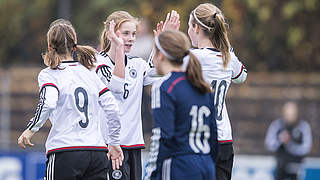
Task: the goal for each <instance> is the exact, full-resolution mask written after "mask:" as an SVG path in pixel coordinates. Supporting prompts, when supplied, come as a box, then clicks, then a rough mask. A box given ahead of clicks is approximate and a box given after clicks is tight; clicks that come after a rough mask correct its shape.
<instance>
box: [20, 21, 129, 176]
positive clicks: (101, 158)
mask: <svg viewBox="0 0 320 180" xmlns="http://www.w3.org/2000/svg"><path fill="white" fill-rule="evenodd" d="M47 41H48V52H46V54H45V55H43V58H44V63H45V64H46V65H47V66H48V67H47V68H45V69H43V70H42V71H41V72H40V73H39V76H38V81H39V87H40V102H39V104H38V107H37V110H36V113H35V116H34V117H33V118H32V119H31V120H30V122H29V124H28V126H27V129H26V130H25V131H24V132H23V133H22V135H21V136H20V137H19V139H18V144H19V146H21V147H22V148H26V145H27V146H33V144H32V143H31V141H30V140H31V137H32V136H33V135H34V133H35V132H37V131H38V130H39V129H40V128H41V127H42V126H43V124H44V123H45V122H46V121H47V119H50V122H51V124H52V128H51V129H50V133H49V136H48V138H47V141H46V153H47V156H48V161H47V168H46V179H47V180H52V179H57V180H63V179H96V180H98V179H101V180H102V179H106V176H107V168H108V163H107V162H108V159H107V147H106V146H105V143H104V140H103V137H102V134H101V131H100V119H99V118H100V117H99V116H97V113H96V112H97V108H100V107H101V108H103V110H104V112H105V116H107V117H108V118H109V122H108V127H109V129H108V132H109V155H110V156H111V159H112V162H113V167H114V168H115V169H117V168H119V165H121V162H122V158H123V154H122V151H121V148H120V146H119V145H120V140H119V133H120V119H119V108H118V104H117V102H116V100H115V99H114V97H113V95H112V94H111V92H110V91H109V89H108V88H106V86H105V85H104V84H103V83H102V82H101V81H100V79H99V78H98V76H97V75H96V74H95V73H93V72H91V71H90V70H89V69H91V68H93V63H94V61H95V57H94V55H95V53H96V51H95V50H94V49H93V48H91V47H89V46H81V45H77V35H76V33H75V30H74V28H73V27H72V25H71V23H70V22H69V21H66V20H57V21H54V22H53V23H52V24H51V25H50V28H49V31H48V33H47Z"/></svg>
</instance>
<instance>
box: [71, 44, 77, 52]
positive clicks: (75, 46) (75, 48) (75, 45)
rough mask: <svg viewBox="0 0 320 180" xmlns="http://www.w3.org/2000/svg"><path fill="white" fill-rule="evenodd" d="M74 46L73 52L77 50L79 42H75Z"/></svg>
mask: <svg viewBox="0 0 320 180" xmlns="http://www.w3.org/2000/svg"><path fill="white" fill-rule="evenodd" d="M72 47H73V52H76V51H77V44H74V45H73V46H72Z"/></svg>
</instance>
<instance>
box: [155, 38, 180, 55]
mask: <svg viewBox="0 0 320 180" xmlns="http://www.w3.org/2000/svg"><path fill="white" fill-rule="evenodd" d="M154 42H155V44H156V47H157V48H158V49H159V50H160V51H161V52H162V54H164V55H165V56H166V57H167V58H168V59H170V60H175V59H176V58H174V57H172V56H170V55H169V54H168V53H167V52H166V51H165V50H164V49H163V48H162V47H161V45H160V42H159V38H158V36H156V37H155V38H154Z"/></svg>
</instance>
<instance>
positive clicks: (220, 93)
mask: <svg viewBox="0 0 320 180" xmlns="http://www.w3.org/2000/svg"><path fill="white" fill-rule="evenodd" d="M217 82H218V81H217V80H213V81H212V82H211V87H212V90H213V91H215V96H214V97H215V104H214V106H215V109H216V115H217V120H218V121H221V120H222V110H223V105H224V100H225V98H226V91H227V81H225V80H222V81H221V82H220V83H219V86H218V88H217V89H216V86H217Z"/></svg>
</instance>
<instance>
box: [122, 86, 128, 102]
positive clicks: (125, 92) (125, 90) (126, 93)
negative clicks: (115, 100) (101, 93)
mask: <svg viewBox="0 0 320 180" xmlns="http://www.w3.org/2000/svg"><path fill="white" fill-rule="evenodd" d="M126 87H128V83H124V85H123V90H124V92H123V99H127V98H128V96H129V90H128V89H126Z"/></svg>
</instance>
